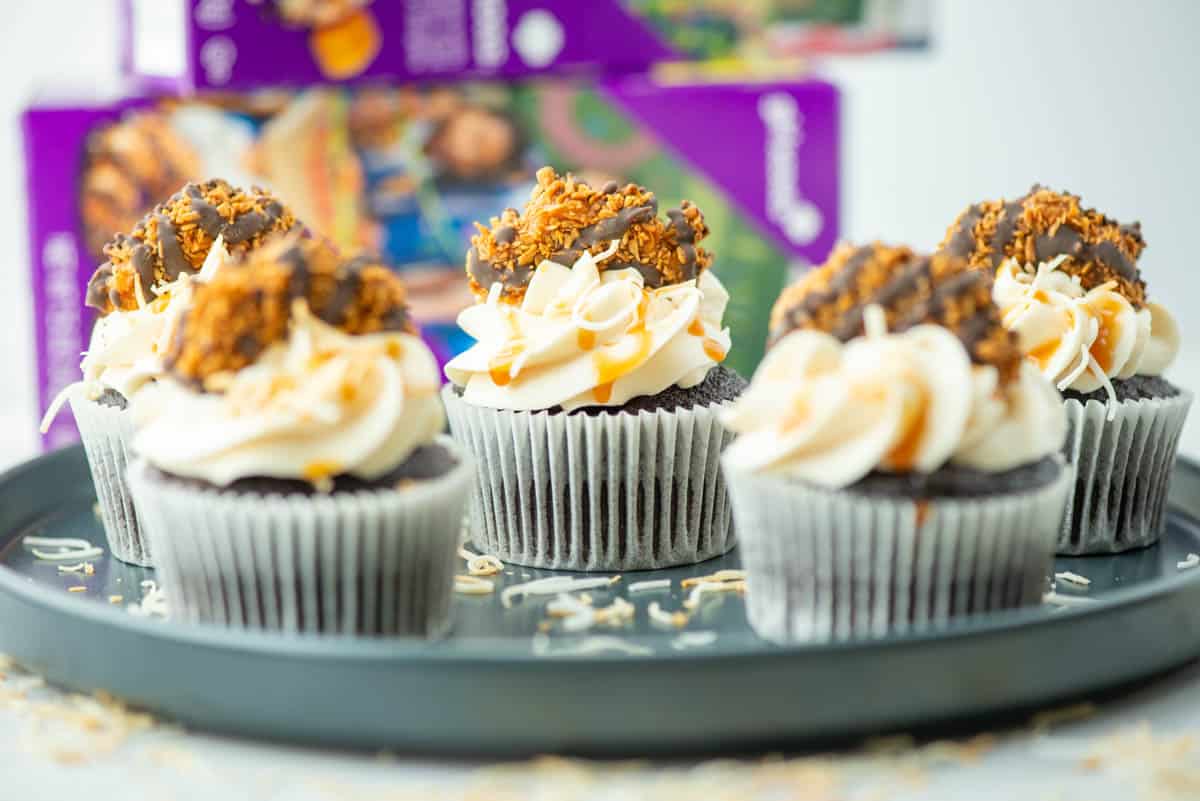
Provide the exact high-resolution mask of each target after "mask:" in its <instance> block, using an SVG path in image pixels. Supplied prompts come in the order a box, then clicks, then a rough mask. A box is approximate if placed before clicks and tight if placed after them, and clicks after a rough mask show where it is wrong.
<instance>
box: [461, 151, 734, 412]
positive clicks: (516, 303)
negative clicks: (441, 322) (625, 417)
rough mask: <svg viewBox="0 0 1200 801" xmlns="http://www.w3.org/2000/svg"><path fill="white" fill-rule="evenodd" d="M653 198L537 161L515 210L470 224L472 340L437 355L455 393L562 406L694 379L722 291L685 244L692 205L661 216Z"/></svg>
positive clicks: (465, 320) (724, 348) (699, 231)
mask: <svg viewBox="0 0 1200 801" xmlns="http://www.w3.org/2000/svg"><path fill="white" fill-rule="evenodd" d="M656 208H657V207H656V205H655V201H654V196H653V195H652V194H650V193H649V192H647V191H646V190H645V189H642V188H641V187H636V186H632V185H631V186H626V187H625V188H624V189H619V188H617V187H616V185H615V184H610V185H608V186H606V187H604V188H603V189H601V190H600V191H596V190H593V189H591V188H590V187H588V186H587V185H586V184H582V183H578V182H577V181H575V179H573V178H572V177H571V176H567V177H565V178H560V177H558V176H557V175H555V174H554V171H553V170H551V169H549V168H544V169H542V170H541V171H539V172H538V186H537V189H535V190H534V194H533V199H532V200H531V201H530V203H529V205H528V206H527V207H526V210H525V213H524V215H523V216H519V215H518V214H517V213H516V212H515V211H513V210H512V209H509V210H507V211H505V212H504V214H503V215H502V216H501V217H499V218H496V219H493V220H492V228H491V229H490V230H489V229H485V228H483V227H482V226H480V233H479V235H478V236H476V237H475V239H474V240H473V245H472V248H471V251H470V252H469V253H468V256H467V270H468V273H469V274H470V276H471V284H472V288H473V289H475V290H476V292H477V293H480V302H479V303H477V304H476V305H474V306H472V307H470V308H468V309H466V310H465V311H463V312H462V314H460V315H459V318H458V324H459V326H461V327H462V329H463V330H464V331H466V332H467V333H468V334H470V335H471V336H472V337H473V338H474V339H475V340H476V344H475V345H473V346H472V347H471V348H469V349H468V350H467V351H465V352H464V353H462V354H460V355H459V356H457V357H456V358H454V359H453V360H452V361H451V362H450V363H449V364H447V365H446V375H447V376H448V377H449V378H450V380H451V381H453V382H454V383H455V384H456V385H458V386H459V387H462V388H463V398H464V400H465V401H466V402H468V403H472V404H475V405H477V406H486V407H490V408H495V409H510V410H518V411H533V410H541V409H554V408H562V409H564V410H568V411H569V410H572V409H578V408H582V407H587V406H621V405H623V404H625V403H626V402H627V401H629V400H630V399H632V398H635V397H638V396H642V395H655V394H658V393H659V392H662V391H664V390H666V389H667V388H669V387H671V386H678V387H681V388H684V389H687V388H690V387H694V386H696V385H697V384H700V383H701V382H702V381H704V379H705V378H706V377H707V375H708V372H709V370H711V369H712V368H713V367H715V366H716V365H717V364H718V363H720V362H721V361H723V360H724V359H725V356H726V354H727V353H728V352H729V348H730V345H731V343H730V338H729V330H728V329H727V328H725V327H724V326H723V323H722V317H723V315H724V313H725V306H726V304H727V303H728V301H729V295H728V294H727V293H726V291H725V288H724V287H723V286H722V285H721V282H720V281H718V280H717V278H716V276H714V275H713V274H712V272H711V271H710V270H708V269H706V268H707V267H708V266H709V265H710V264H711V261H712V258H711V256H710V255H709V254H708V253H707V252H705V251H704V250H703V249H701V248H699V247H696V246H695V245H694V242H695V241H696V240H698V239H700V238H701V237H703V236H704V235H705V234H706V233H707V228H706V227H705V225H704V218H703V216H702V215H701V214H700V212H699V210H698V209H696V207H694V206H691V205H690V204H687V203H684V204H683V207H682V209H681V210H679V211H675V212H671V213H669V219H670V221H671V222H670V223H667V224H664V223H663V222H662V221H661V220H658V219H657V218H656V217H655V210H656Z"/></svg>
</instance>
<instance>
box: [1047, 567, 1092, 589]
mask: <svg viewBox="0 0 1200 801" xmlns="http://www.w3.org/2000/svg"><path fill="white" fill-rule="evenodd" d="M1054 579H1055V581H1063V582H1066V583H1067V584H1073V585H1075V586H1076V587H1088V586H1090V585H1091V583H1092V580H1091V579H1090V578H1088V577H1087V576H1081V575H1079V574H1078V573H1072V572H1071V571H1069V570H1064V571H1063V572H1061V573H1055V574H1054Z"/></svg>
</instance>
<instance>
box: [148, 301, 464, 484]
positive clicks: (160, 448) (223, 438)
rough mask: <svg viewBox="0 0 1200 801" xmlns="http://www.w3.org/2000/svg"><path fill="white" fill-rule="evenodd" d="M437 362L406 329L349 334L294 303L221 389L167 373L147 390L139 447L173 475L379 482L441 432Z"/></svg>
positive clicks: (211, 479)
mask: <svg viewBox="0 0 1200 801" xmlns="http://www.w3.org/2000/svg"><path fill="white" fill-rule="evenodd" d="M439 385H440V381H439V378H438V372H437V362H436V360H435V359H434V357H433V354H432V353H430V351H429V348H428V347H427V346H426V345H425V343H424V342H422V341H421V340H420V338H418V337H416V336H414V335H412V334H408V333H404V332H401V331H387V332H379V333H373V334H361V335H350V334H346V333H344V332H342V331H340V330H338V329H337V328H334V327H332V326H330V325H328V324H326V323H324V322H322V321H321V320H319V319H317V318H316V317H314V316H313V315H312V314H311V313H310V312H309V311H308V308H307V306H306V304H305V303H304V301H302V300H300V301H297V302H296V304H295V307H294V308H293V311H292V324H291V335H290V336H289V337H288V338H287V340H286V341H281V342H276V343H274V344H273V345H271V346H270V347H269V348H268V349H267V350H265V351H264V352H263V353H262V355H261V356H260V357H259V358H258V360H257V361H255V362H254V363H253V364H251V365H249V366H246V367H243V368H241V369H240V370H238V371H237V372H236V373H233V374H231V375H230V377H229V381H228V384H227V385H226V386H225V387H224V390H223V391H222V392H220V393H208V392H202V391H200V390H198V389H197V388H195V387H194V386H190V385H187V384H184V383H182V382H180V381H179V380H177V379H175V378H174V377H171V376H167V377H165V378H163V379H162V380H161V381H159V382H158V385H157V389H156V391H155V392H152V393H142V394H140V395H139V396H138V397H137V399H136V400H135V402H134V405H133V412H134V418H135V422H136V424H137V426H138V431H137V434H136V436H135V438H134V443H133V446H134V450H136V451H137V452H138V453H139V454H140V455H141V456H142V457H144V458H145V459H146V460H147V461H148V462H149V463H150V464H152V465H154V466H155V467H158V468H159V469H162V470H164V471H167V472H169V473H173V474H176V475H181V476H187V477H192V478H198V479H203V480H205V481H208V482H210V483H212V484H217V485H220V486H225V485H227V484H229V483H231V482H233V481H235V480H237V479H239V478H247V477H261V476H265V477H272V478H298V479H304V480H307V481H311V482H313V483H314V484H316V485H317V486H318V487H319V486H321V485H322V484H323V483H325V482H328V481H329V480H330V479H332V478H333V477H334V476H338V475H352V476H355V477H358V478H362V479H365V480H371V479H375V478H379V477H380V476H383V475H386V474H387V473H389V472H390V471H392V470H394V469H395V468H396V467H398V466H399V465H400V464H401V463H403V462H404V460H405V459H407V458H408V456H409V454H410V453H411V452H412V451H413V449H414V448H416V447H418V446H419V445H423V444H427V443H430V442H432V441H433V440H434V439H435V438H436V437H437V435H438V434H439V433H440V432H441V430H442V427H443V423H444V413H443V411H442V406H441V401H440V400H439V399H438V397H437V392H438V389H439Z"/></svg>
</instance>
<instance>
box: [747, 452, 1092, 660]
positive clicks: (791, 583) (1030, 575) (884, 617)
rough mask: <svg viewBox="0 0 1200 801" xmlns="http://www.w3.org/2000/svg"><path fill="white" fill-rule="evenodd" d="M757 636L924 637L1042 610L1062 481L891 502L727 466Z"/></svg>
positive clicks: (1065, 474) (1063, 475) (1064, 475)
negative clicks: (957, 625) (954, 625)
mask: <svg viewBox="0 0 1200 801" xmlns="http://www.w3.org/2000/svg"><path fill="white" fill-rule="evenodd" d="M725 471H726V475H727V477H728V480H729V488H730V495H731V497H732V499H733V509H734V515H735V517H736V519H737V526H738V531H739V532H740V537H741V549H740V554H741V558H742V564H743V566H744V567H745V569H746V572H747V588H748V591H747V612H748V616H749V619H750V624H751V626H752V627H753V628H754V630H755V631H756V632H757V633H758V634H759V636H761V637H763V638H765V639H768V640H772V641H776V642H823V641H831V640H849V639H864V638H877V637H884V636H888V635H891V634H899V633H905V632H914V631H924V630H928V629H931V628H934V627H937V626H940V625H944V624H945V623H947V622H948V621H950V620H951V619H952V618H956V617H959V616H962V615H971V614H978V613H981V612H990V611H994V610H999V609H1009V608H1014V607H1020V606H1024V605H1028V604H1035V603H1039V602H1040V601H1041V598H1042V595H1043V593H1044V591H1045V588H1046V586H1047V579H1048V577H1049V575H1050V574H1051V572H1052V570H1053V564H1054V543H1055V540H1056V538H1057V535H1058V527H1059V521H1060V520H1061V519H1062V510H1063V503H1064V501H1065V498H1066V494H1067V490H1068V485H1069V484H1070V481H1071V475H1070V472H1069V471H1068V470H1067V469H1066V468H1065V467H1064V468H1063V469H1062V470H1060V472H1059V475H1058V477H1057V478H1056V479H1055V480H1054V481H1053V482H1051V483H1049V484H1046V485H1044V486H1042V487H1039V488H1036V489H1032V490H1029V491H1025V492H1015V493H1008V494H1004V495H996V496H982V497H979V498H933V499H929V500H917V501H914V500H910V499H897V498H891V497H882V496H872V495H863V494H857V493H853V492H844V491H842V492H838V491H830V490H824V489H819V488H816V487H812V486H810V485H806V484H802V483H799V482H794V481H789V480H787V479H783V478H780V477H777V476H770V475H759V474H753V473H746V472H744V471H740V470H738V469H737V468H735V467H733V466H731V465H728V464H726V466H725Z"/></svg>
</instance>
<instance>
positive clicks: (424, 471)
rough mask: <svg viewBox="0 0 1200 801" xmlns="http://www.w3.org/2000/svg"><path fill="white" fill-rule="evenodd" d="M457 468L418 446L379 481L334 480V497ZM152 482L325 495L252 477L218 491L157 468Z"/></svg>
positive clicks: (288, 481) (436, 451) (437, 451)
mask: <svg viewBox="0 0 1200 801" xmlns="http://www.w3.org/2000/svg"><path fill="white" fill-rule="evenodd" d="M457 466H458V459H457V458H455V456H454V454H452V453H451V452H450V451H449V450H447V449H446V448H444V447H442V446H441V445H421V446H419V447H417V448H415V449H414V450H413V452H412V453H411V454H409V456H408V458H407V459H405V460H404V461H403V462H401V463H400V465H399V466H398V467H396V468H395V469H394V470H392V471H391V472H389V473H387V474H386V475H382V476H380V477H379V478H374V479H371V480H369V481H368V480H366V479H362V478H357V477H355V476H350V475H340V476H335V477H334V478H333V489H332V493H333V494H340V493H346V492H371V491H374V490H390V489H394V488H395V487H396V485H397V484H401V483H402V482H409V481H429V480H431V479H435V478H441V477H442V476H444V475H446V474H447V473H449V472H450V471H451V470H453V469H454V468H455V467H457ZM147 469H148V470H149V471H150V474H151V476H152V477H153V478H155V479H158V480H160V481H167V482H170V483H172V484H175V485H177V486H185V487H193V488H196V489H212V490H221V491H222V492H228V493H233V494H234V495H250V494H255V495H307V496H312V495H317V494H324V493H319V491H318V490H317V489H316V488H315V487H313V485H312V483H311V482H309V481H304V480H302V479H298V478H294V479H293V478H271V477H269V476H251V477H247V478H239V479H238V480H237V481H234V482H233V483H232V484H229V485H227V486H225V487H219V486H217V485H216V484H212V483H210V482H208V481H205V480H203V479H199V478H187V477H184V476H178V475H175V474H174V473H166V472H163V471H162V470H159V469H158V468H156V467H153V466H149V467H148V468H147Z"/></svg>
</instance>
